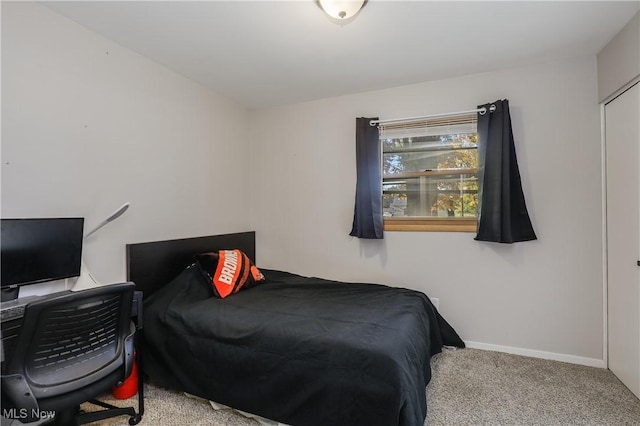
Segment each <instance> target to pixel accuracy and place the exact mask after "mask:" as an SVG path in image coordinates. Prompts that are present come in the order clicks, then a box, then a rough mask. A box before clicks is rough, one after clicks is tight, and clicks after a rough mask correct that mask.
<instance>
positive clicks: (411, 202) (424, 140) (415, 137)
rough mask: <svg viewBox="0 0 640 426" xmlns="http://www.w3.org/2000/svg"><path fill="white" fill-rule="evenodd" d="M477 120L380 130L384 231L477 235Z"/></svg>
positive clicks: (436, 121) (428, 122)
mask: <svg viewBox="0 0 640 426" xmlns="http://www.w3.org/2000/svg"><path fill="white" fill-rule="evenodd" d="M476 123H477V119H476V115H475V114H474V115H465V116H458V117H449V118H446V119H428V120H421V121H413V122H404V123H402V124H392V123H391V124H384V125H381V126H380V142H381V145H382V151H383V152H382V153H383V155H382V176H383V180H382V193H383V195H382V197H383V198H382V205H383V215H384V229H385V230H386V231H464V232H475V231H476V222H477V214H478V134H477V130H476V128H477V126H476Z"/></svg>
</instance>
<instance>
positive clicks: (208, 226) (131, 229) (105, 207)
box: [1, 2, 251, 283]
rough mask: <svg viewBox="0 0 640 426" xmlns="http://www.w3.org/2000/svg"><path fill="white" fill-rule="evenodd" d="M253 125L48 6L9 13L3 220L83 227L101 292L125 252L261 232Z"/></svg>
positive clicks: (12, 8)
mask: <svg viewBox="0 0 640 426" xmlns="http://www.w3.org/2000/svg"><path fill="white" fill-rule="evenodd" d="M248 123H249V113H248V111H247V110H245V109H243V108H241V107H239V106H238V105H236V104H235V103H233V102H231V101H229V100H227V99H224V98H222V97H221V96H219V95H217V94H215V93H213V92H211V91H210V90H208V89H206V88H204V87H203V86H200V85H198V84H196V83H194V82H192V81H191V80H188V79H186V78H183V77H181V76H179V75H177V74H175V73H173V72H171V71H169V70H167V69H166V68H164V67H162V66H160V65H158V64H156V63H154V62H151V61H150V60H148V59H146V58H144V57H142V56H140V55H138V54H136V53H134V52H132V51H130V50H128V49H125V48H122V47H121V46H119V45H117V44H115V43H113V42H111V41H109V40H107V39H105V38H103V37H101V36H99V35H97V34H95V33H93V32H91V31H88V30H86V29H85V28H83V27H81V26H79V25H78V24H76V23H74V22H72V21H70V20H68V19H66V18H64V17H61V16H59V15H57V14H55V13H53V12H51V11H50V10H49V9H47V8H45V7H42V6H40V5H38V4H37V3H22V2H15V3H14V2H2V146H1V153H2V217H55V216H81V217H85V218H86V222H85V229H86V230H88V229H90V228H92V227H93V226H95V225H97V224H98V223H99V222H101V221H102V220H103V219H105V218H106V217H107V216H108V215H109V214H110V213H111V212H113V211H114V210H115V209H116V208H118V207H119V206H120V205H122V204H123V203H124V202H125V201H130V202H131V208H130V209H129V211H127V213H126V214H125V215H124V216H122V217H121V218H120V219H118V220H117V221H116V222H113V223H112V224H110V225H108V227H106V228H104V229H103V230H101V231H100V232H99V233H97V234H95V236H93V237H91V238H90V239H89V240H88V241H87V242H86V244H85V259H86V260H87V263H88V265H89V267H90V269H91V271H92V272H93V274H94V275H95V276H96V277H97V279H98V280H100V281H102V282H104V283H108V282H113V281H118V280H123V279H124V278H125V244H126V243H131V242H142V241H150V240H157V239H167V238H182V237H189V236H199V235H207V234H212V233H225V232H235V231H244V230H246V229H248V228H249V221H250V214H249V209H250V206H251V202H250V197H247V196H245V194H246V192H247V190H248V188H249V185H250V176H249V173H248V172H249V170H248V167H246V166H243V167H237V166H238V165H239V164H240V165H244V164H246V163H247V162H248V158H249V157H250V141H249V130H248V127H249V126H248Z"/></svg>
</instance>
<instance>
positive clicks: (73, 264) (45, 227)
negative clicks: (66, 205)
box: [0, 218, 84, 290]
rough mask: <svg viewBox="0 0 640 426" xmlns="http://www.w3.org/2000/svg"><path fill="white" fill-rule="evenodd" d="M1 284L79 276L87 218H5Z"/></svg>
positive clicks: (0, 242) (0, 240)
mask: <svg viewBox="0 0 640 426" xmlns="http://www.w3.org/2000/svg"><path fill="white" fill-rule="evenodd" d="M0 223H1V228H2V229H1V232H0V251H1V258H0V260H1V264H0V287H1V288H2V289H3V290H5V289H7V288H8V287H17V286H22V285H28V284H36V283H41V282H45V281H53V280H59V279H63V278H70V277H77V276H79V275H80V266H81V263H82V234H83V227H84V219H83V218H40V219H1V220H0Z"/></svg>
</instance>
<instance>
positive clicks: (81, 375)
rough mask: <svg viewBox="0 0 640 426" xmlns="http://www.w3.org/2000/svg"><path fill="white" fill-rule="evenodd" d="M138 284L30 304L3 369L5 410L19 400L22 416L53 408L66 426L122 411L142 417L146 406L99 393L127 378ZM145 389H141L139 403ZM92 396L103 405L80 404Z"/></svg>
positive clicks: (47, 413)
mask: <svg viewBox="0 0 640 426" xmlns="http://www.w3.org/2000/svg"><path fill="white" fill-rule="evenodd" d="M134 287H135V285H134V284H133V283H122V284H112V285H106V286H102V287H98V288H93V289H89V290H84V291H79V292H75V293H64V294H61V295H59V296H53V297H51V298H47V299H44V300H41V301H37V302H32V303H30V304H28V305H27V306H26V308H25V314H24V320H23V324H22V327H21V329H20V334H19V336H18V340H17V342H16V346H15V349H14V351H13V354H12V356H11V359H8V360H6V364H5V367H6V368H5V369H4V371H3V372H2V393H3V412H7V409H9V411H8V412H11V411H10V410H11V408H14V409H15V410H14V411H13V413H14V414H17V415H18V416H19V420H20V421H21V422H23V423H30V422H33V421H37V420H41V419H42V418H43V417H51V415H52V414H54V413H55V417H54V418H53V422H54V423H55V424H59V425H65V426H66V425H80V424H85V423H89V422H94V421H98V420H102V419H105V418H108V417H114V416H120V415H129V416H130V418H129V424H132V425H135V424H137V423H138V422H140V420H141V419H142V413H136V411H135V410H134V408H133V407H126V408H119V407H115V406H113V405H110V404H106V403H103V402H100V401H97V400H95V399H94V398H96V397H98V396H100V395H103V394H105V393H106V392H108V391H109V390H110V389H111V388H112V387H113V386H116V385H118V384H121V383H122V382H124V380H125V379H126V378H127V377H128V376H129V374H130V373H131V371H132V368H133V363H134V362H135V361H134V334H135V332H134V330H133V329H132V326H131V305H132V299H133V290H134ZM141 397H142V396H141V395H140V393H139V395H138V407H139V408H140V407H141V406H142V405H141V401H140V398H141ZM87 401H88V402H91V403H93V404H96V405H99V406H100V407H102V408H103V409H101V410H98V411H95V412H86V413H84V412H80V404H82V403H84V402H87ZM7 405H8V406H7Z"/></svg>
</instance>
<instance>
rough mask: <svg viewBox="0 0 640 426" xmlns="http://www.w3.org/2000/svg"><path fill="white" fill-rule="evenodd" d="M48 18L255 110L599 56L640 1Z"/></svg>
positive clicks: (260, 8)
mask: <svg viewBox="0 0 640 426" xmlns="http://www.w3.org/2000/svg"><path fill="white" fill-rule="evenodd" d="M42 4H44V5H45V6H46V7H48V8H50V9H52V10H54V11H56V12H58V13H60V14H62V15H64V16H67V17H68V18H70V19H72V20H74V21H76V22H78V23H80V24H82V25H84V26H85V27H87V28H89V29H91V30H93V31H96V32H98V33H100V34H102V35H104V36H106V37H107V38H109V39H112V40H114V41H116V42H117V43H119V44H121V45H122V46H125V47H128V48H130V49H132V50H134V51H136V52H138V53H140V54H142V55H144V56H146V57H148V58H151V59H152V60H154V61H156V62H158V63H160V64H163V65H165V66H166V67H168V68H170V69H172V70H174V71H176V72H178V73H180V74H182V75H184V76H186V77H189V78H191V79H193V80H195V81H197V82H199V83H201V84H203V85H205V86H208V87H210V88H211V89H213V90H214V91H216V92H218V93H220V94H222V95H224V96H226V97H228V98H230V99H233V100H235V101H237V102H238V103H240V104H242V105H244V106H246V107H249V108H263V107H269V106H276V105H283V104H289V103H295V102H301V101H308V100H313V99H319V98H326V97H332V96H339V95H344V94H349V93H358V92H363V91H368V90H376V89H383V88H388V87H394V86H400V85H405V84H411V83H417V82H423V81H429V80H436V79H442V78H449V77H454V76H460V75H467V74H473V73H479V72H487V71H492V70H496V69H502V68H509V67H514V66H521V65H526V64H531V63H536V62H542V61H548V60H553V59H557V58H563V57H570V56H579V55H591V54H596V53H597V52H598V51H599V50H600V49H601V48H602V47H604V46H605V45H606V43H607V42H608V41H609V40H611V38H612V37H613V36H614V35H615V34H616V33H617V32H618V31H619V30H620V29H621V28H622V27H623V26H624V25H625V24H626V23H627V22H628V21H629V20H630V19H631V18H632V17H633V15H634V14H635V13H636V11H638V10H639V6H640V1H622V2H614V1H567V2H557V1H535V2H526V1H498V2H487V1H471V2H462V1H448V2H447V1H441V2H436V1H391V0H387V1H381V0H378V1H376V0H369V1H368V2H367V3H366V5H365V7H364V8H363V9H362V11H361V12H360V14H359V15H358V16H357V17H356V19H355V20H354V21H353V22H351V23H349V24H347V25H344V26H339V25H336V24H335V23H333V22H331V21H330V20H329V19H328V18H327V17H326V16H325V15H324V13H323V12H322V10H321V9H320V8H319V7H318V6H317V4H316V2H315V1H314V0H298V1H268V0H267V1H265V0H262V1H194V2H191V1H137V2H134V1H67V2H52V1H47V2H43V3H42Z"/></svg>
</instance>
